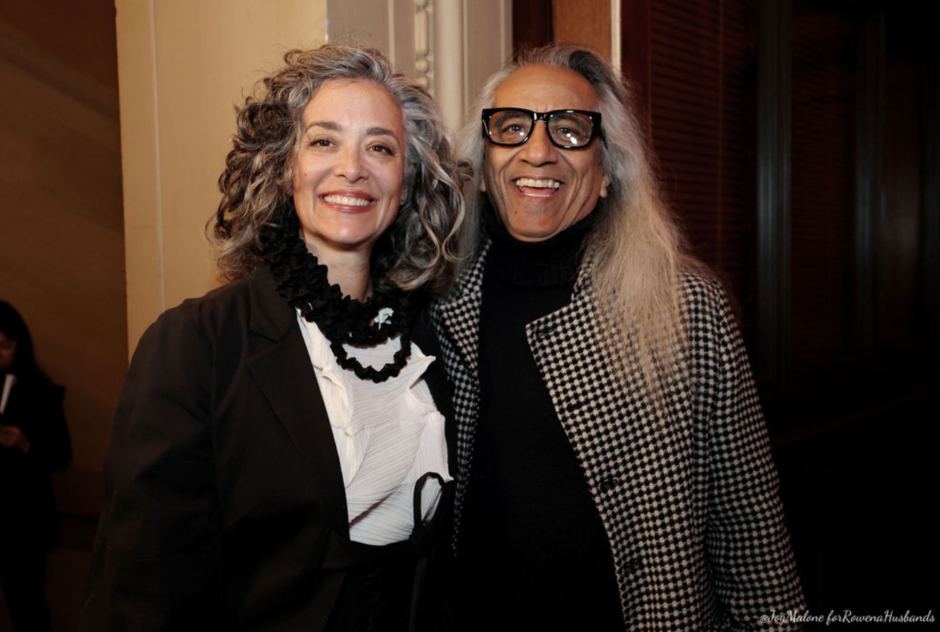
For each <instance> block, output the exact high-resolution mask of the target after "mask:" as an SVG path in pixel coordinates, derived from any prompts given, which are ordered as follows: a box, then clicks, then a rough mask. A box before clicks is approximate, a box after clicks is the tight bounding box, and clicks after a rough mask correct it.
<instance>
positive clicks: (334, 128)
mask: <svg viewBox="0 0 940 632" xmlns="http://www.w3.org/2000/svg"><path fill="white" fill-rule="evenodd" d="M313 127H320V128H323V129H326V130H329V131H331V132H339V131H342V129H343V126H342V125H340V124H339V123H336V122H335V121H310V122H309V123H307V125H306V126H305V127H304V133H306V132H308V131H310V129H311V128H313ZM366 135H367V136H391V137H392V138H397V137H398V135H397V134H395V132H394V131H393V130H390V129H388V128H387V127H378V126H376V127H370V128H369V129H367V130H366Z"/></svg>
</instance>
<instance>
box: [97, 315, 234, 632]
mask: <svg viewBox="0 0 940 632" xmlns="http://www.w3.org/2000/svg"><path fill="white" fill-rule="evenodd" d="M212 356H213V354H212V346H211V344H210V343H209V342H208V340H207V338H206V336H205V335H204V333H203V332H201V331H200V329H199V326H198V325H197V323H196V322H195V321H194V319H190V318H188V317H186V316H185V315H184V313H183V312H182V310H181V309H180V308H177V309H175V310H171V311H169V312H167V313H165V314H164V315H163V316H161V317H160V319H159V320H158V321H157V322H156V323H155V324H154V325H153V326H151V328H150V329H149V330H148V331H147V332H146V333H145V334H144V336H143V338H142V339H141V341H140V344H139V345H138V348H137V351H136V353H135V354H134V358H133V360H132V362H131V367H130V370H129V372H128V375H127V381H126V382H125V385H124V389H123V391H122V393H121V396H120V399H119V401H118V406H117V410H116V412H115V414H114V419H113V422H112V428H111V438H110V443H109V447H108V453H107V458H106V460H105V502H104V507H103V509H102V514H101V521H100V524H99V528H98V537H97V540H96V543H95V549H94V552H93V555H92V566H91V572H90V577H89V584H88V588H87V591H86V597H85V603H84V606H83V610H82V615H81V619H80V628H81V629H83V630H95V631H100V630H189V629H194V630H195V629H213V627H214V624H213V622H212V621H211V616H212V615H213V613H216V614H217V610H216V609H215V607H214V606H215V603H216V597H215V596H214V595H213V594H212V589H213V586H214V585H218V584H219V583H220V582H218V581H215V582H214V581H213V576H214V575H215V574H216V573H218V572H219V568H220V565H221V561H222V554H221V550H222V547H221V528H220V523H219V515H218V510H217V494H216V487H215V465H214V460H213V443H212V435H211V427H210V424H209V417H210V407H211V390H212V389H211V375H212Z"/></svg>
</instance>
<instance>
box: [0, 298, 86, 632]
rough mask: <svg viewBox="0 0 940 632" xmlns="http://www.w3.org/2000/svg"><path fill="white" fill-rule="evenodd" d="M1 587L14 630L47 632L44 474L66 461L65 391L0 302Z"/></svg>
mask: <svg viewBox="0 0 940 632" xmlns="http://www.w3.org/2000/svg"><path fill="white" fill-rule="evenodd" d="M0 389H2V391H0V392H2V395H0V482H2V485H3V501H2V506H3V518H2V520H0V581H2V584H3V593H4V597H5V599H6V602H7V609H8V610H9V612H10V618H11V619H12V621H13V629H14V630H16V631H17V632H21V631H23V632H27V631H28V632H42V631H43V630H49V629H51V628H50V623H49V609H48V607H47V606H46V597H45V594H44V586H43V584H44V582H45V577H46V552H47V551H48V550H49V549H50V548H52V547H53V546H55V545H56V543H57V542H58V539H59V527H58V522H57V519H56V512H55V499H54V498H53V495H52V486H51V485H50V483H49V472H50V470H53V469H57V468H61V467H64V466H65V465H66V464H67V463H68V460H69V458H70V457H71V456H72V449H71V443H70V441H69V432H68V428H67V427H66V425H65V417H64V415H63V414H62V394H63V389H62V388H61V387H59V386H56V385H54V384H52V383H51V382H50V381H49V378H48V377H46V375H45V374H44V373H43V372H42V370H41V369H40V368H39V366H38V365H37V364H36V359H35V357H34V356H33V341H32V337H31V336H30V335H29V329H28V328H27V327H26V323H25V322H24V321H23V318H22V317H21V316H20V314H19V312H17V311H16V309H15V308H14V307H13V306H12V305H10V304H9V303H7V302H6V301H0Z"/></svg>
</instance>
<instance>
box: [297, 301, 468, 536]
mask: <svg viewBox="0 0 940 632" xmlns="http://www.w3.org/2000/svg"><path fill="white" fill-rule="evenodd" d="M382 312H385V310H382ZM382 312H380V313H379V319H382V318H383V317H384V318H387V314H383V313H382ZM389 312H390V310H389ZM297 318H298V320H299V322H300V329H301V332H303V336H304V341H305V342H306V343H307V350H308V351H309V353H310V360H311V362H312V363H313V369H314V373H315V374H316V376H317V383H318V384H319V386H320V393H321V394H322V396H323V403H324V404H325V405H326V412H327V414H328V415H329V418H330V425H331V426H332V428H333V439H334V441H335V442H336V451H337V453H338V454H339V461H340V466H341V467H342V470H343V483H344V484H345V486H346V506H347V508H348V512H349V534H350V538H351V539H352V540H353V541H356V542H362V543H364V544H373V545H383V544H391V543H393V542H400V541H402V540H406V539H408V536H410V535H411V531H412V528H413V527H414V513H413V512H414V509H413V497H414V496H413V495H414V486H415V482H416V481H417V480H418V479H419V478H420V477H421V476H422V475H424V474H425V473H427V472H437V473H438V474H440V475H441V476H442V477H443V478H444V480H445V481H449V480H451V476H450V474H449V472H448V470H447V443H446V440H445V438H444V417H443V415H441V413H440V412H438V410H437V407H436V406H435V405H434V400H433V399H432V397H431V392H430V390H429V389H428V385H427V383H426V382H425V381H424V379H423V377H422V376H423V375H424V372H425V370H426V369H427V367H428V365H430V364H431V363H432V362H433V361H434V356H427V355H425V354H424V353H423V352H422V351H421V349H419V348H418V346H417V345H415V344H412V345H411V358H410V359H409V360H408V364H407V366H405V368H403V369H402V370H401V373H399V374H398V376H397V377H392V378H389V379H388V380H386V381H385V382H381V383H379V384H376V383H375V382H372V381H368V380H361V379H359V378H357V377H356V375H355V373H353V372H352V371H350V370H346V369H343V368H342V367H340V366H339V364H337V362H336V356H334V355H333V352H332V351H331V350H330V343H329V341H328V340H327V339H326V337H325V336H324V335H323V334H322V333H321V332H320V329H319V328H318V327H317V326H316V324H315V323H309V322H307V321H306V320H304V319H303V318H302V317H301V316H300V314H299V313H298V315H297ZM400 348H401V341H400V340H399V339H398V338H395V339H391V340H387V341H385V342H384V343H382V344H379V345H376V346H374V347H350V346H347V347H346V350H347V351H348V352H349V354H350V355H351V356H353V357H355V358H356V359H357V360H359V362H360V363H362V365H363V366H374V367H376V368H381V367H382V366H383V365H385V364H387V363H389V362H391V361H392V357H393V356H394V355H395V352H396V351H398V350H399V349H400ZM439 497H440V485H438V483H437V482H436V481H435V480H428V482H427V483H425V485H424V489H423V490H422V495H421V511H422V516H423V518H424V519H428V518H430V517H431V516H432V515H433V514H434V510H435V509H436V507H437V503H438V500H439Z"/></svg>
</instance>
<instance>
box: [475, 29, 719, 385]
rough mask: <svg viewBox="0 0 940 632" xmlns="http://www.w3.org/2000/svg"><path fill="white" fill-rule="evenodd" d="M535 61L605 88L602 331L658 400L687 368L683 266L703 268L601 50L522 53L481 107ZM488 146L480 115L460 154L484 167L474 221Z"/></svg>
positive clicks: (487, 89) (597, 271) (598, 253)
mask: <svg viewBox="0 0 940 632" xmlns="http://www.w3.org/2000/svg"><path fill="white" fill-rule="evenodd" d="M528 64H547V65H551V66H558V67H561V68H566V69H568V70H572V71H574V72H576V73H578V74H579V75H581V76H583V77H584V78H585V79H587V81H588V82H589V83H590V84H591V85H592V86H593V87H594V89H595V90H596V91H597V95H598V97H599V102H600V111H601V120H602V125H603V132H604V140H603V145H602V147H601V166H602V168H603V170H604V173H605V174H606V175H607V176H608V177H609V178H610V185H609V186H608V188H607V191H608V195H607V197H606V198H602V199H601V200H600V201H599V205H598V207H597V209H596V210H595V211H594V212H595V213H596V214H597V215H598V216H597V218H596V220H595V222H594V227H593V229H592V231H591V234H590V235H589V236H588V239H587V245H586V254H585V257H586V261H590V262H591V267H590V282H591V284H592V285H593V288H594V292H595V295H596V297H597V309H598V316H599V317H600V321H599V324H600V326H599V333H600V334H601V335H602V337H603V338H605V339H606V340H605V342H606V343H607V344H605V345H604V347H606V353H609V354H610V356H611V357H610V360H612V361H614V363H615V364H616V365H618V366H619V367H621V368H622V369H623V370H624V371H625V372H627V373H630V372H634V371H636V370H640V371H641V372H642V373H643V377H644V378H645V379H646V381H647V384H648V385H649V386H650V387H651V391H652V392H653V393H656V394H657V395H658V394H660V393H659V385H661V384H662V381H661V380H662V379H663V378H668V377H672V376H674V375H675V373H676V371H677V370H678V369H679V367H678V362H679V360H680V357H681V355H682V354H681V353H680V349H681V347H682V345H683V344H684V341H685V335H684V333H683V329H682V324H681V310H682V305H681V295H680V291H679V281H680V275H681V273H682V271H683V270H687V269H701V268H702V266H701V264H699V263H698V262H696V261H695V260H694V259H693V258H691V257H690V256H688V255H686V254H685V244H684V239H683V236H682V233H681V231H680V230H679V228H678V226H677V225H676V222H675V219H674V218H673V215H672V212H671V210H670V208H669V206H668V205H667V204H666V203H665V202H664V200H663V198H662V196H661V194H660V189H659V185H658V183H657V180H656V175H655V171H654V168H653V165H652V152H651V151H650V150H649V149H648V147H647V140H646V133H645V130H644V128H643V126H642V125H641V123H640V117H639V116H638V114H637V113H638V111H639V108H638V107H637V106H636V104H635V98H636V97H635V90H634V89H633V87H632V86H631V84H630V82H629V81H628V80H627V79H625V78H623V77H622V76H621V75H620V73H618V72H617V71H615V70H614V69H613V68H612V67H611V65H610V64H609V63H607V61H606V60H604V59H603V58H602V57H601V56H600V55H599V54H598V53H596V52H594V51H592V50H590V49H587V48H584V47H580V46H574V45H570V44H554V45H550V46H546V47H543V48H537V49H532V50H528V51H524V52H522V53H521V54H519V55H518V56H517V57H516V58H515V59H513V61H512V62H511V63H509V64H507V65H506V66H505V67H504V68H503V69H502V70H500V71H499V72H497V73H496V74H495V75H493V76H492V77H491V78H490V79H489V81H487V83H486V85H485V86H484V88H483V91H482V94H481V95H480V98H479V100H478V102H477V103H476V106H475V107H474V109H473V110H471V111H472V112H474V113H476V112H479V111H480V109H482V108H487V107H493V102H494V95H495V93H496V90H497V89H498V88H499V86H500V85H501V84H502V83H503V81H505V80H506V78H508V77H509V75H511V74H512V73H513V72H515V71H516V70H518V69H519V68H521V67H522V66H525V65H528ZM595 142H601V141H599V140H596V141H595ZM484 143H485V140H484V138H483V135H482V133H481V129H480V122H479V119H478V118H474V120H471V121H470V122H469V123H468V125H467V126H466V127H465V128H464V129H463V130H462V132H461V135H460V139H459V143H458V144H459V153H460V155H461V156H462V157H464V158H466V159H468V160H470V161H471V162H472V164H473V168H474V182H473V183H472V184H470V185H468V187H467V189H466V201H467V204H468V207H469V209H470V216H471V217H474V216H475V217H479V214H480V212H481V207H482V205H483V203H484V198H483V196H482V195H481V194H480V192H479V191H480V182H481V181H482V178H483V161H484V150H485V146H484ZM562 151H564V150H562ZM471 187H472V188H471Z"/></svg>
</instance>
